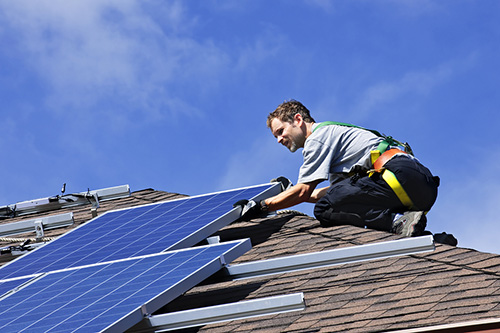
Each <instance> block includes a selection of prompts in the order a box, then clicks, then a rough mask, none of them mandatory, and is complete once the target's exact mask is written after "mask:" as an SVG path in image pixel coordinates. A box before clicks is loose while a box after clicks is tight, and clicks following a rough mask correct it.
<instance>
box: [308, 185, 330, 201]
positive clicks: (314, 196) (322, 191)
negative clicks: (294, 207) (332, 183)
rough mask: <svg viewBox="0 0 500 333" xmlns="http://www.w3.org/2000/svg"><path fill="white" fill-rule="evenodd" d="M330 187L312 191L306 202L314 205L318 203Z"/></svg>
mask: <svg viewBox="0 0 500 333" xmlns="http://www.w3.org/2000/svg"><path fill="white" fill-rule="evenodd" d="M329 188H330V187H328V186H327V187H322V188H317V189H315V190H314V191H313V193H311V196H310V197H309V200H307V202H311V203H316V202H318V200H319V199H321V198H322V197H323V196H324V195H325V194H326V192H327V191H328V189H329Z"/></svg>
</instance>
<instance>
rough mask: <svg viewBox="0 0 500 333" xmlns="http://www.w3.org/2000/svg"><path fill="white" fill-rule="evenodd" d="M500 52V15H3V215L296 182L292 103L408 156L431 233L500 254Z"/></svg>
mask: <svg viewBox="0 0 500 333" xmlns="http://www.w3.org/2000/svg"><path fill="white" fill-rule="evenodd" d="M499 54H500V2H498V1H493V0H481V1H464V0H442V1H431V0H401V1H396V0H384V1H380V0H379V1H368V0H365V1H361V0H352V1H341V0H338V1H327V0H309V1H308V0H303V1H299V0H294V1H284V0H283V1H278V0H275V1H268V0H265V1H264V0H240V1H229V0H228V1H221V0H219V1H215V0H204V1H194V0H193V1H160V0H156V1H152V0H151V1H149V0H143V1H134V0H107V1H96V0H86V1H65V0H40V1H26V0H16V1H8V0H0V110H1V117H2V122H1V123H0V124H1V134H0V147H1V149H2V153H3V154H2V155H3V159H2V161H3V163H2V175H3V182H2V183H3V184H2V185H3V186H1V187H0V205H7V204H13V203H16V202H19V201H25V200H30V199H35V198H40V197H47V196H52V195H57V194H59V193H60V192H59V191H60V188H61V186H62V184H63V183H67V192H81V191H86V190H87V188H90V189H91V190H92V189H99V188H104V187H112V186H117V185H123V184H129V185H130V186H131V189H132V191H135V190H140V189H144V188H154V189H157V190H164V191H170V192H177V193H183V194H190V195H195V194H202V193H209V192H214V191H219V190H226V189H231V188H236V187H241V186H249V185H254V184H260V183H265V182H268V181H269V180H270V179H271V178H274V177H277V176H279V175H284V176H287V177H288V178H290V179H292V180H293V181H296V179H297V174H298V168H299V167H300V165H301V162H302V156H301V153H300V151H299V152H297V153H295V154H291V153H290V152H289V151H288V150H287V149H286V148H284V147H282V146H280V145H278V144H277V143H276V141H275V139H274V138H273V136H272V135H271V134H270V132H269V130H268V129H267V128H266V125H265V119H266V117H267V114H268V113H269V112H271V111H273V110H274V109H275V108H276V106H278V105H279V104H280V103H281V102H283V101H284V100H288V99H291V98H293V99H297V100H299V101H301V102H303V103H304V104H305V105H306V106H307V107H308V108H309V109H310V110H311V112H312V114H313V116H314V117H315V118H316V120H317V121H324V120H334V121H341V122H350V123H354V124H357V125H360V126H364V127H368V128H373V129H377V130H379V131H380V132H383V133H386V134H389V135H392V136H394V137H396V138H398V139H399V140H402V141H408V142H409V143H410V144H411V145H412V147H413V150H414V151H415V154H416V156H417V157H418V158H419V159H420V160H421V161H422V162H423V163H424V164H426V165H427V166H428V167H429V168H430V169H431V170H432V172H433V173H434V174H436V175H438V176H440V178H441V183H442V185H441V187H440V192H439V198H438V200H437V202H436V205H435V206H434V208H433V209H432V211H431V212H430V213H429V214H428V218H429V223H428V229H429V230H431V231H432V232H442V231H446V232H448V233H453V234H454V235H455V236H456V237H457V238H458V240H459V245H460V246H463V247H469V248H475V249H478V250H481V251H486V252H494V253H500V243H499V242H498V236H499V232H498V230H499V224H498V222H500V221H499V219H498V214H497V209H496V208H497V206H498V205H499V203H500V194H499V189H500V179H499V177H498V172H497V171H498V164H499V162H500V146H499V141H500V140H499V139H498V130H497V126H498V125H499V123H500V122H499V115H498V111H499V107H500V94H499V93H498V87H500V78H499V73H500V56H499ZM298 209H300V210H302V211H304V212H306V213H308V214H312V205H309V204H303V205H300V206H299V207H298Z"/></svg>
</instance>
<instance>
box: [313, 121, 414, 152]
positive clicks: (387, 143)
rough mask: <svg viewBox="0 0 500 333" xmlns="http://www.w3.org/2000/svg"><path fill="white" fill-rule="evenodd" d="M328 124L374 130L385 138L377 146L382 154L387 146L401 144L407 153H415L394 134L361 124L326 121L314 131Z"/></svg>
mask: <svg viewBox="0 0 500 333" xmlns="http://www.w3.org/2000/svg"><path fill="white" fill-rule="evenodd" d="M327 125H338V126H346V127H354V128H359V129H363V130H365V131H369V132H372V133H373V134H375V135H376V136H378V137H381V138H384V140H383V141H382V142H380V144H379V145H378V147H377V150H378V151H379V152H380V154H382V153H383V152H385V151H386V150H387V148H389V147H390V146H401V147H404V150H405V151H406V152H407V153H409V154H411V155H413V151H412V150H411V147H410V145H409V144H408V143H407V142H405V143H402V142H399V141H398V140H396V139H394V138H393V137H392V136H386V135H383V134H380V132H378V131H376V130H371V129H367V128H364V127H361V126H356V125H353V124H348V123H341V122H338V121H324V122H322V123H319V124H318V126H316V128H315V129H314V130H313V132H314V131H316V130H317V129H318V128H321V127H323V126H327Z"/></svg>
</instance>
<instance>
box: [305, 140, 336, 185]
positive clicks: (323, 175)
mask: <svg viewBox="0 0 500 333" xmlns="http://www.w3.org/2000/svg"><path fill="white" fill-rule="evenodd" d="M333 151H334V150H333V149H328V147H327V146H325V145H324V144H323V143H321V142H319V141H316V140H310V141H306V145H305V147H304V151H303V156H304V163H303V164H302V166H301V167H300V171H299V179H298V183H309V182H312V181H315V180H327V179H328V175H329V173H330V163H331V162H330V161H332V160H333V158H332V157H333V156H332V154H333Z"/></svg>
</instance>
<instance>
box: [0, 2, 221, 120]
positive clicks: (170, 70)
mask: <svg viewBox="0 0 500 333" xmlns="http://www.w3.org/2000/svg"><path fill="white" fill-rule="evenodd" d="M147 4H148V3H146V5H147ZM0 7H1V9H2V10H3V12H4V14H3V15H4V17H5V18H6V20H7V22H8V24H9V26H10V28H11V29H9V31H8V33H14V34H16V35H17V38H16V40H17V41H18V42H17V43H18V44H17V45H15V46H17V47H18V48H19V52H20V53H21V54H23V57H24V58H25V59H26V62H27V63H28V64H29V65H30V66H31V67H32V68H33V69H35V70H36V71H37V72H38V73H39V76H40V77H41V78H42V80H43V81H45V82H46V83H48V88H49V92H50V93H49V95H48V96H47V98H46V102H47V104H48V105H49V107H50V109H51V110H55V111H58V112H60V113H61V114H64V113H67V112H72V113H74V116H76V117H80V118H83V119H88V118H89V117H96V116H99V117H102V116H106V113H107V112H108V111H107V110H106V109H102V108H101V109H100V110H96V109H95V108H93V106H95V105H96V104H98V103H99V102H103V101H105V102H109V101H111V102H112V103H115V106H116V105H120V104H123V105H124V106H127V108H124V112H126V111H127V110H128V112H134V113H139V114H141V116H140V117H136V118H140V119H150V120H153V121H154V120H156V119H158V117H161V116H162V115H163V113H165V112H166V113H167V114H169V115H170V114H172V113H176V112H184V113H188V112H193V107H192V106H187V107H186V108H183V109H177V108H173V107H172V105H171V104H172V102H171V100H175V99H178V97H177V96H176V94H175V93H174V92H173V91H171V88H172V87H173V86H174V87H175V85H182V84H190V85H193V86H194V87H193V88H199V89H200V90H202V89H210V87H213V86H214V85H216V83H217V79H216V78H217V77H218V75H216V73H217V72H218V71H220V70H221V69H222V68H225V67H227V61H228V58H227V56H226V55H225V54H224V52H223V51H221V50H220V49H219V48H217V47H216V46H215V45H214V44H213V43H212V42H210V41H196V40H194V39H192V38H191V37H190V36H189V35H188V33H186V29H189V27H190V26H193V25H194V24H195V21H196V19H195V18H190V17H188V15H187V14H186V13H185V11H184V9H183V7H182V5H181V2H168V3H166V2H165V3H162V6H161V10H158V12H155V13H149V12H147V10H148V9H151V8H148V7H147V6H144V3H143V2H139V1H136V0H123V1H122V0H112V1H106V2H103V1H97V0H90V1H63V0H45V1H21V0H20V1H13V2H2V3H1V4H0ZM153 9H154V10H156V9H157V8H153ZM153 14H154V15H153ZM155 15H156V17H157V16H159V15H162V17H160V18H158V19H161V22H158V21H155V20H154V19H153V18H154V17H155ZM160 23H161V24H160ZM4 33H7V31H6V32H4ZM183 104H186V103H185V102H184V103H182V102H175V105H176V106H182V105H183ZM73 110H76V111H73ZM81 110H85V112H83V113H82V112H81ZM196 112H197V111H196V110H194V115H196ZM115 113H116V112H115ZM113 117H114V115H113ZM125 118H127V117H125Z"/></svg>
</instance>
